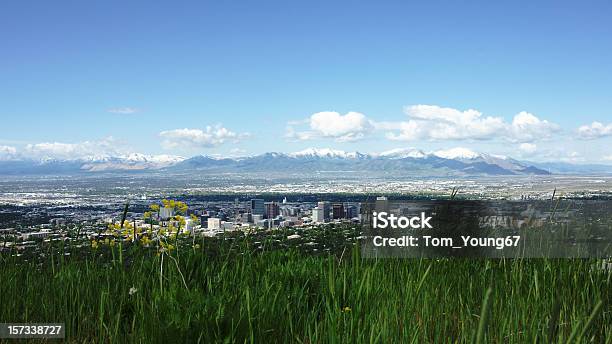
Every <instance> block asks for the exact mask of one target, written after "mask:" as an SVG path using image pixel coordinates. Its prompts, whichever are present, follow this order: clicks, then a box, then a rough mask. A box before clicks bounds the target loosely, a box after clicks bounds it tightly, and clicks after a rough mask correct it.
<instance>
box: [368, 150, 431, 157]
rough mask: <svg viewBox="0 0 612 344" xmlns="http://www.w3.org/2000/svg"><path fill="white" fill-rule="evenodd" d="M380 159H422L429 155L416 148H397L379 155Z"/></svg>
mask: <svg viewBox="0 0 612 344" xmlns="http://www.w3.org/2000/svg"><path fill="white" fill-rule="evenodd" d="M379 156H380V157H385V158H392V159H403V158H413V159H420V158H425V157H426V156H427V153H425V152H423V151H422V150H420V149H416V148H395V149H391V150H388V151H385V152H382V153H380V154H379Z"/></svg>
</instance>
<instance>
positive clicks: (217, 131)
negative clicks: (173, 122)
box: [159, 125, 249, 149]
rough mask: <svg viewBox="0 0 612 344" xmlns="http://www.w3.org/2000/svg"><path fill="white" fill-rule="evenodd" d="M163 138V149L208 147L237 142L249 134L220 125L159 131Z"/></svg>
mask: <svg viewBox="0 0 612 344" xmlns="http://www.w3.org/2000/svg"><path fill="white" fill-rule="evenodd" d="M159 136H161V137H162V138H163V139H164V140H163V141H162V147H163V148H165V149H173V148H209V147H215V146H218V145H221V144H223V143H225V142H227V141H234V142H238V141H239V140H240V139H242V138H245V137H247V136H249V134H247V133H243V134H238V133H235V132H233V131H230V130H228V129H226V128H224V127H222V126H220V125H217V126H214V127H213V126H207V127H206V129H205V130H202V129H188V128H184V129H174V130H166V131H162V132H160V133H159Z"/></svg>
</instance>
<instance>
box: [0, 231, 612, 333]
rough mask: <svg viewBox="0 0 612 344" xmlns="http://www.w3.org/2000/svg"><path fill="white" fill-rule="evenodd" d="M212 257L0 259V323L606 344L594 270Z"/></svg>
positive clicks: (610, 315)
mask: <svg viewBox="0 0 612 344" xmlns="http://www.w3.org/2000/svg"><path fill="white" fill-rule="evenodd" d="M215 245H216V246H215ZM223 246H224V245H218V240H210V241H206V242H204V241H202V245H196V246H193V247H192V246H189V247H188V248H187V247H183V248H180V249H178V250H176V249H175V250H173V251H171V252H163V253H161V254H159V253H158V252H157V251H156V250H145V249H143V248H141V247H138V246H134V247H123V249H122V250H121V251H119V249H120V248H119V247H112V248H111V247H108V248H106V251H103V250H98V251H95V252H94V250H92V249H90V248H84V249H83V250H85V251H91V252H89V253H87V254H84V255H82V256H80V257H78V258H77V257H75V255H72V256H70V257H66V258H60V257H64V255H61V254H58V255H54V256H52V257H49V256H47V257H46V258H45V263H40V262H36V260H30V262H24V260H23V259H20V260H19V258H14V257H7V256H6V255H5V256H4V257H0V281H1V283H0V322H64V323H66V325H67V340H68V341H69V342H118V343H119V342H120V343H123V342H134V343H153V342H160V343H161V342H164V343H174V342H202V343H209V342H215V341H216V342H301V343H321V342H336V343H339V342H405V343H457V342H459V343H463V342H473V341H480V342H494V343H526V342H532V343H533V342H538V343H544V342H555V343H557V342H559V343H561V342H563V343H565V342H567V341H568V340H570V341H571V342H594V343H611V342H612V311H611V309H610V305H611V303H610V301H612V300H610V295H611V292H612V287H611V284H610V282H611V273H610V272H609V271H604V270H602V269H598V268H595V267H594V266H595V262H594V261H589V260H545V259H533V260H484V259H483V260H468V259H452V260H433V259H423V260H418V259H404V260H392V259H388V260H378V261H375V260H368V259H361V258H360V256H359V250H358V249H357V248H356V246H355V247H354V248H350V247H349V248H348V249H346V250H343V252H342V253H341V252H338V253H337V254H325V255H312V254H305V253H303V252H300V251H299V250H298V249H291V248H289V249H282V250H273V251H268V252H257V253H255V252H252V251H250V250H248V249H245V250H243V252H241V251H240V250H230V249H224V248H223ZM101 252H103V253H101ZM41 264H42V265H41ZM488 290H490V292H487V291H488Z"/></svg>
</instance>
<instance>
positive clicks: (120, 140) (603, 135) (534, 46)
mask: <svg viewBox="0 0 612 344" xmlns="http://www.w3.org/2000/svg"><path fill="white" fill-rule="evenodd" d="M611 15H612V4H611V3H610V2H605V1H600V2H576V1H573V2H567V3H564V2H562V1H554V2H552V1H551V2H544V1H538V2H537V3H536V2H533V1H524V2H521V1H512V2H504V3H502V2H497V1H496V2H492V1H472V2H469V3H459V2H457V1H444V2H441V1H422V2H413V3H409V2H407V1H398V2H388V1H377V2H367V3H366V2H340V1H333V2H331V1H324V2H315V1H308V2H287V1H278V2H270V1H257V2H256V1H241V2H239V3H238V2H212V1H211V2H202V1H199V2H192V3H189V2H182V3H181V4H177V3H170V2H168V3H166V4H153V3H151V2H140V3H139V2H129V3H128V2H111V1H105V2H98V3H94V2H87V3H86V2H81V3H71V2H62V1H53V2H31V1H13V2H10V3H5V4H3V8H2V11H1V12H0V42H2V48H1V50H0V51H1V53H0V116H1V118H2V122H3V129H4V130H2V133H0V147H4V148H1V149H0V153H1V152H2V149H4V152H5V153H7V152H8V153H15V152H17V153H16V154H30V155H35V154H63V153H65V154H68V155H69V154H76V155H78V154H85V153H87V152H89V151H92V152H95V153H101V152H102V153H103V152H108V151H113V152H114V151H117V152H141V153H146V154H179V155H185V156H189V155H194V154H221V155H231V154H234V155H235V154H256V153H261V152H264V151H297V150H301V149H304V148H307V147H331V148H336V149H343V150H349V151H353V150H358V151H364V152H380V151H384V150H388V149H393V148H398V147H416V148H420V149H423V150H435V149H443V148H451V147H466V148H471V149H474V150H480V151H486V152H490V153H498V154H508V155H511V156H516V157H521V158H524V159H533V160H568V161H570V160H571V161H576V162H604V161H606V159H608V158H609V159H610V160H612V149H611V148H610V147H612V110H611V109H612V97H611V96H610V91H611V90H612V86H611V85H612V64H611V63H610V61H612V40H611V39H610V37H612V24H610V21H609V18H610V16H611ZM417 105H428V106H429V107H418V106H417ZM470 109H473V110H476V111H477V112H478V113H480V115H478V114H477V115H474V114H473V113H469V112H468V113H466V112H465V111H467V110H470ZM350 112H355V113H358V114H357V115H349V117H345V116H346V114H347V113H350ZM521 112H526V113H529V114H530V116H531V117H529V116H521V117H520V118H522V119H523V120H524V121H523V122H521V121H518V122H517V123H516V125H513V120H514V119H515V116H516V115H517V114H519V113H521ZM317 113H322V114H319V115H317V116H315V114H317ZM334 113H337V114H334ZM487 118H490V119H489V120H487ZM534 118H535V119H536V120H537V121H536V120H534ZM594 122H597V123H595V124H593V123H594ZM521 123H522V124H521ZM581 126H588V127H583V129H581V130H580V131H579V128H580V127H581ZM207 128H208V129H207ZM177 129H179V130H177ZM525 133H527V134H525ZM8 153H7V154H8Z"/></svg>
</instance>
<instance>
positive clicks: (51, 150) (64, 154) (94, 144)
mask: <svg viewBox="0 0 612 344" xmlns="http://www.w3.org/2000/svg"><path fill="white" fill-rule="evenodd" d="M24 153H25V155H26V156H29V157H32V158H43V159H44V158H54V159H84V158H88V157H92V156H98V157H99V156H114V155H119V154H121V151H120V149H119V147H118V143H117V141H116V140H115V139H114V138H112V137H108V138H105V139H103V140H99V141H83V142H77V143H63V142H41V143H36V144H28V145H27V146H25V152H24Z"/></svg>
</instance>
